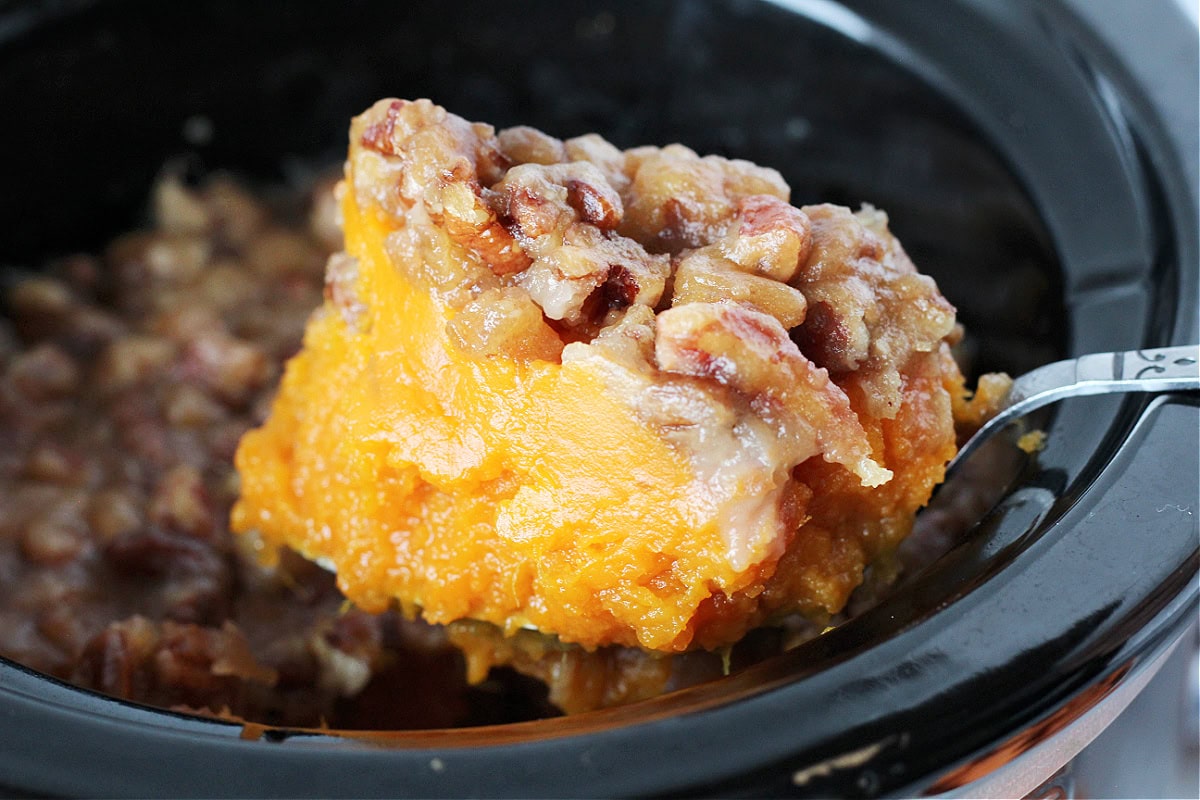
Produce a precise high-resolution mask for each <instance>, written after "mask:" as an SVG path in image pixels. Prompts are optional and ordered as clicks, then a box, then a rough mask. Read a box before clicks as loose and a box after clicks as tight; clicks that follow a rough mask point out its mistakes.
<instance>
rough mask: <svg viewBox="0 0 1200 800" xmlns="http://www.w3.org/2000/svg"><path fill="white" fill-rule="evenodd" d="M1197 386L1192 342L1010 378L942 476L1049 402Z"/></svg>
mask: <svg viewBox="0 0 1200 800" xmlns="http://www.w3.org/2000/svg"><path fill="white" fill-rule="evenodd" d="M1196 390H1200V346H1197V345H1194V344H1187V345H1182V346H1179V347H1157V348H1154V349H1152V350H1130V351H1128V352H1124V353H1092V354H1090V355H1086V356H1080V357H1079V358H1069V359H1067V360H1066V361H1056V362H1054V363H1053V364H1046V365H1045V366H1042V367H1038V368H1037V369H1035V370H1032V371H1030V372H1027V373H1025V374H1024V375H1022V376H1021V377H1019V378H1017V379H1016V380H1015V381H1013V385H1012V389H1011V390H1009V393H1008V396H1007V397H1006V398H1005V400H1004V404H1003V406H1002V408H1001V410H1000V413H998V414H996V416H994V417H992V418H991V419H990V420H988V421H987V423H986V424H985V425H984V426H983V427H981V428H980V429H979V430H977V431H976V432H975V434H974V435H973V436H972V437H971V438H970V439H968V440H967V441H966V443H965V444H964V445H963V446H962V447H960V448H959V450H958V454H957V455H955V456H954V458H953V459H952V460H951V461H950V463H949V464H948V465H947V466H946V474H947V475H949V474H950V473H951V472H953V471H954V470H955V469H956V468H957V467H959V466H960V465H961V464H962V463H963V462H964V461H966V459H967V458H968V457H970V455H971V453H972V452H974V451H975V450H976V449H977V448H978V447H979V446H980V445H981V444H983V443H984V442H985V441H987V440H988V439H990V438H991V437H992V436H993V435H995V434H996V433H997V432H999V431H1000V430H1002V429H1003V428H1004V427H1006V426H1007V425H1008V424H1009V423H1010V422H1012V421H1014V420H1016V419H1017V418H1019V417H1023V416H1024V415H1026V414H1028V413H1029V412H1031V411H1035V410H1037V409H1039V408H1041V407H1042V406H1045V405H1049V404H1050V403H1055V402H1057V401H1059V400H1063V399H1065V398H1068V397H1085V396H1087V395H1093V394H1117V393H1121V392H1155V393H1157V392H1184V391H1196Z"/></svg>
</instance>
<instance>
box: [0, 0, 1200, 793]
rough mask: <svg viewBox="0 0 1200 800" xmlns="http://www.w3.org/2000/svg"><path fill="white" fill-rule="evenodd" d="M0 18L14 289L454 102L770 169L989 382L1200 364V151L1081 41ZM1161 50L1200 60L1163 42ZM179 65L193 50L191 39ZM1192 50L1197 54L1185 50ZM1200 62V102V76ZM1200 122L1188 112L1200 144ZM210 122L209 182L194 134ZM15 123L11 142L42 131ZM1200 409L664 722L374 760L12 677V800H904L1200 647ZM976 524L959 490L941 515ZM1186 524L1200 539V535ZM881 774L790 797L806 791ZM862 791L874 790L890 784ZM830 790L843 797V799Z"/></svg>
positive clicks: (875, 15) (329, 11)
mask: <svg viewBox="0 0 1200 800" xmlns="http://www.w3.org/2000/svg"><path fill="white" fill-rule="evenodd" d="M781 5H782V6H787V7H788V8H782V7H777V6H774V5H770V4H767V3H758V2H738V1H737V0H733V1H731V2H720V3H691V2H685V3H675V4H672V3H665V2H655V3H644V4H637V5H636V6H635V5H633V4H616V3H613V4H593V3H586V4H585V3H550V2H544V3H537V4H531V5H527V6H523V7H522V8H523V10H522V11H521V13H520V14H515V13H512V12H511V11H510V12H508V13H503V14H497V12H496V6H495V4H490V5H488V4H483V3H467V4H465V5H460V6H458V8H459V9H460V10H457V11H456V12H455V14H454V19H453V24H452V23H450V22H448V21H447V20H446V18H445V13H446V12H445V10H444V8H441V7H437V6H434V5H433V4H404V5H401V4H395V3H390V2H353V3H349V4H339V5H336V6H334V5H332V4H331V5H329V6H323V7H320V8H316V9H314V8H308V7H305V8H304V9H303V10H302V11H301V9H300V8H299V7H298V6H295V5H293V4H286V5H285V4H282V3H278V4H271V3H267V4H255V5H253V6H252V7H243V6H242V5H241V4H236V5H235V4H233V3H219V2H215V1H214V0H208V2H201V3H194V4H188V5H187V6H186V7H183V6H179V7H176V6H174V5H170V4H152V3H141V2H123V3H122V2H118V3H104V4H97V5H94V6H92V5H91V4H77V5H73V4H66V5H61V6H57V7H56V8H57V9H58V11H59V12H61V15H60V16H54V15H53V14H52V15H50V16H48V17H46V18H44V19H40V20H39V19H38V18H37V15H36V14H28V13H25V12H22V13H20V14H18V13H13V12H4V13H0V108H5V109H6V110H8V112H9V113H8V115H7V116H8V119H9V120H10V122H9V123H8V124H7V125H6V126H5V128H4V129H3V130H2V131H0V141H3V142H4V145H5V146H4V147H3V148H0V176H2V177H0V179H2V180H3V182H4V184H5V186H4V191H3V192H0V218H3V219H10V220H11V219H19V220H21V224H19V225H9V226H8V227H7V229H6V231H5V234H4V236H3V238H2V240H0V263H7V264H23V263H27V262H30V263H31V262H32V261H33V260H36V258H37V257H38V256H41V255H45V254H47V253H50V252H57V251H63V250H67V249H72V248H76V247H82V246H87V245H89V244H93V245H94V244H97V243H99V242H102V241H103V240H104V239H105V237H106V236H107V235H110V234H111V233H112V232H113V231H114V230H117V229H119V228H120V226H121V225H124V224H127V223H128V222H129V221H130V220H131V219H134V218H135V217H136V215H137V213H138V210H139V208H140V204H141V202H142V201H143V198H144V196H145V192H146V189H147V186H148V185H149V182H150V180H151V179H152V178H153V175H154V173H155V172H156V171H157V170H158V168H159V167H160V166H161V164H162V163H163V161H164V159H166V158H168V157H170V156H173V155H177V154H179V153H181V152H185V151H189V150H191V151H193V155H194V156H195V157H196V158H198V159H199V160H200V161H202V162H203V163H204V164H206V165H209V166H220V167H234V168H237V169H241V170H243V171H244V172H247V173H250V174H256V175H260V176H262V177H264V178H270V177H277V176H278V175H280V174H284V173H286V172H287V171H288V170H294V169H303V168H304V167H305V166H306V165H311V164H312V163H313V161H314V159H316V160H320V159H321V158H323V157H324V158H330V159H336V158H337V153H338V151H339V150H340V149H341V148H342V147H343V144H342V139H343V137H344V131H345V128H346V119H347V118H348V117H349V115H350V114H352V113H355V112H357V111H358V110H361V108H363V107H365V106H366V105H367V104H368V103H369V102H370V101H372V100H373V99H375V98H377V97H379V96H384V95H409V96H412V95H421V94H429V95H431V96H433V97H435V99H437V100H438V101H439V102H442V103H443V104H445V105H447V106H448V107H450V108H451V109H452V110H454V111H457V112H458V113H462V114H464V115H466V116H468V117H472V118H477V119H486V120H488V121H491V122H494V123H496V124H498V125H505V124H513V123H517V122H523V123H532V124H536V125H539V126H542V127H544V128H546V129H548V130H550V131H551V132H553V133H556V134H559V135H563V136H569V135H574V134H577V133H581V132H584V131H588V130H598V131H600V132H602V133H604V134H605V135H606V136H608V137H609V138H610V139H612V140H613V141H614V142H616V143H618V144H620V145H631V144H638V143H646V142H654V143H661V142H666V141H672V140H680V141H683V142H685V143H687V144H689V145H690V146H692V147H694V148H695V149H697V150H700V151H713V152H722V153H726V154H730V155H737V156H742V157H747V158H752V159H754V160H757V161H760V162H762V163H767V164H771V165H774V166H777V167H779V168H780V169H781V170H782V171H783V172H784V174H785V176H786V177H787V178H788V180H789V182H790V183H791V185H792V187H793V197H794V199H796V200H798V201H803V202H807V201H817V200H834V201H839V202H849V203H855V204H856V203H858V202H862V201H867V202H872V203H875V204H877V205H879V206H881V207H884V208H886V209H887V210H888V211H889V212H890V214H891V216H892V220H893V225H894V228H895V230H896V231H897V232H898V234H899V236H900V237H901V239H902V240H903V241H904V242H905V243H906V246H907V247H908V249H909V250H910V251H911V252H912V253H913V256H914V259H915V260H916V261H917V263H918V264H919V265H921V267H922V268H923V269H924V270H926V271H928V272H931V273H932V274H934V275H935V277H936V278H937V279H938V281H939V284H940V285H941V286H942V288H943V291H944V292H945V293H946V294H947V295H948V296H949V297H951V298H952V300H953V301H954V302H955V303H956V304H957V305H958V306H959V307H960V310H961V311H962V316H963V318H964V320H965V322H966V324H967V325H968V326H969V327H970V328H971V330H972V333H973V335H974V337H975V343H976V348H977V356H978V363H979V365H980V366H982V367H984V368H993V367H997V366H999V367H1004V368H1007V369H1012V370H1022V369H1025V368H1027V367H1028V366H1031V365H1032V364H1035V363H1039V362H1041V361H1045V360H1048V359H1050V358H1053V357H1054V356H1056V355H1058V354H1062V353H1082V352H1086V351H1095V350H1105V349H1130V348H1136V347H1139V346H1153V345H1162V344H1168V343H1183V342H1186V341H1195V340H1196V338H1197V333H1196V326H1197V309H1196V299H1195V298H1196V296H1197V285H1198V284H1197V280H1198V277H1197V264H1200V246H1198V244H1197V201H1196V191H1197V189H1196V178H1195V174H1194V172H1195V161H1196V158H1195V153H1194V152H1192V153H1188V152H1186V151H1183V150H1181V149H1180V146H1179V144H1178V141H1180V140H1182V141H1186V142H1192V143H1193V146H1194V142H1195V141H1196V125H1197V123H1196V119H1195V115H1194V113H1192V114H1191V115H1190V116H1189V115H1188V114H1187V113H1183V112H1176V113H1174V114H1172V113H1168V114H1166V115H1165V116H1164V115H1163V114H1162V113H1161V112H1160V111H1159V109H1158V108H1157V107H1156V106H1155V105H1154V103H1153V102H1151V98H1150V95H1151V93H1152V91H1151V90H1152V88H1153V87H1148V86H1147V85H1146V84H1145V83H1144V82H1143V81H1144V78H1140V77H1139V78H1135V77H1134V76H1133V75H1132V74H1131V73H1130V72H1129V70H1128V69H1127V64H1126V62H1125V60H1126V59H1129V58H1131V55H1130V54H1129V53H1121V52H1118V53H1112V52H1110V51H1108V50H1106V49H1105V48H1104V47H1102V46H1101V45H1100V43H1099V42H1098V40H1097V39H1096V38H1095V37H1094V36H1093V35H1092V34H1091V33H1090V32H1089V30H1088V29H1087V27H1086V25H1085V24H1084V23H1083V22H1081V21H1080V19H1079V18H1077V17H1076V16H1075V14H1074V13H1073V12H1072V10H1071V8H1072V6H1070V5H1060V4H1059V3H1046V2H1033V1H1032V0H1030V1H1029V2H1012V3H993V2H984V0H958V2H943V3H939V4H936V6H935V5H933V4H921V5H920V6H918V5H917V4H911V3H895V2H890V1H889V0H858V1H857V2H851V3H847V4H846V7H841V6H837V5H835V4H833V3H828V2H804V0H794V1H793V2H789V3H782V4H781ZM1143 23H1144V25H1145V26H1148V27H1149V29H1150V30H1151V31H1157V32H1158V39H1157V41H1158V42H1159V43H1160V45H1161V46H1162V47H1168V46H1176V47H1179V46H1182V45H1180V44H1179V42H1180V41H1183V40H1182V39H1180V37H1188V36H1189V33H1188V31H1187V29H1186V28H1183V27H1182V26H1183V25H1184V24H1185V23H1184V21H1183V17H1182V16H1181V15H1180V14H1179V12H1178V11H1177V10H1176V9H1174V8H1173V6H1170V5H1167V4H1164V5H1161V6H1147V11H1146V14H1145V17H1144V18H1143ZM164 37H165V38H164ZM1193 38H1194V37H1193ZM1183 47H1184V52H1185V53H1187V54H1188V57H1189V59H1190V62H1189V63H1188V64H1187V65H1185V68H1187V69H1191V70H1192V71H1193V72H1194V71H1195V69H1196V67H1195V63H1194V62H1195V44H1194V42H1192V43H1191V45H1190V49H1188V47H1187V46H1183ZM1186 110H1187V109H1184V112H1186ZM196 114H202V115H205V116H206V117H208V118H209V119H211V121H212V122H213V127H214V131H215V134H214V136H213V138H212V141H211V143H210V144H207V145H204V146H200V147H191V146H190V145H188V144H187V143H186V142H185V141H184V140H183V138H182V137H181V133H180V131H181V129H182V127H183V125H184V122H185V120H186V119H187V118H188V117H190V116H192V115H196ZM13 120H19V122H18V123H16V124H14V123H13V122H12V121H13ZM1198 420H1200V411H1198V409H1197V406H1196V402H1195V400H1194V399H1188V398H1167V399H1162V400H1159V401H1156V402H1153V403H1150V402H1148V401H1146V400H1145V399H1138V398H1134V399H1128V400H1124V401H1119V400H1112V399H1090V400H1080V401H1074V402H1072V403H1070V404H1066V405H1064V406H1063V407H1062V409H1061V410H1060V412H1059V413H1057V414H1056V415H1055V416H1054V417H1053V420H1052V421H1051V423H1050V425H1049V432H1050V437H1049V446H1048V447H1047V449H1046V450H1045V451H1044V452H1043V453H1042V454H1041V455H1040V456H1039V459H1038V461H1037V463H1036V465H1034V464H1029V465H1026V468H1025V471H1024V472H1023V473H1022V474H1021V475H1019V476H1017V477H1016V479H1015V480H1014V483H1013V486H1012V487H1011V489H1010V491H1009V492H1008V493H1007V495H1006V496H1005V497H1004V499H1003V500H1002V501H1001V502H1000V503H999V504H998V505H997V507H996V508H995V509H994V510H993V511H992V512H991V513H989V514H988V515H987V516H986V517H985V518H984V519H983V520H981V521H980V523H979V524H978V525H977V526H976V528H975V529H974V530H973V531H972V532H971V534H970V535H969V536H968V537H967V538H966V539H965V540H964V541H963V542H962V544H961V545H959V546H958V547H956V548H955V549H954V550H953V551H951V552H950V553H949V554H948V555H947V556H946V557H945V558H943V559H942V560H941V561H939V562H938V563H936V564H935V565H933V567H932V568H931V569H929V570H928V571H927V572H926V573H925V574H923V575H921V576H920V577H919V578H918V579H916V580H914V581H912V582H911V583H909V584H908V585H906V586H905V587H904V588H903V589H902V590H900V591H899V592H898V593H896V594H895V595H894V596H893V597H891V598H890V599H889V600H888V601H886V602H885V603H884V604H883V605H881V606H879V607H877V608H876V609H874V610H872V611H871V612H869V613H867V614H866V615H864V616H862V617H860V618H858V619H856V620H854V621H853V622H851V623H850V624H847V625H845V626H843V627H842V628H839V629H838V630H836V631H834V632H832V633H830V634H828V635H826V636H824V637H821V638H820V639H818V640H816V641H814V642H811V643H809V644H808V645H805V646H804V647H801V648H799V649H797V650H795V651H792V652H790V653H788V654H787V655H785V656H783V657H781V658H778V659H775V660H774V661H771V662H767V663H764V664H761V665H759V666H757V667H754V668H751V669H748V670H746V671H743V672H741V673H738V674H736V675H734V676H731V677H730V678H727V679H725V680H722V681H717V682H714V683H711V684H707V685H704V686H700V687H696V688H695V689H692V690H688V691H685V692H680V693H676V694H674V695H669V696H666V697H663V698H660V699H658V700H656V701H652V702H648V703H643V704H638V705H635V706H630V707H626V708H622V709H616V710H612V711H608V712H598V713H594V714H588V715H581V716H578V717H572V718H565V719H556V720H548V721H545V722H541V723H534V724H522V725H513V726H505V727H502V728H491V729H472V730H462V731H444V732H434V733H428V732H421V733H396V734H391V735H386V736H383V737H379V736H376V737H374V739H373V740H372V741H363V740H360V739H357V738H353V737H337V736H322V735H308V734H303V733H293V732H283V731H280V732H267V733H265V734H262V735H258V733H257V732H254V734H253V736H252V738H254V739H255V740H253V741H245V740H243V739H242V738H241V736H242V734H243V731H242V729H241V728H240V727H239V726H234V725H228V724H225V723H219V722H209V721H204V720H199V719H196V718H189V717H181V716H177V715H172V714H167V713H163V712H156V711H150V710H145V709H139V708H136V707H133V706H130V705H128V704H124V703H120V702H118V701H114V700H111V699H107V698H103V697H99V696H96V695H91V694H88V693H85V692H81V691H78V690H75V689H72V688H70V687H65V686H61V685H58V684H56V683H54V682H52V681H49V680H47V679H45V678H43V677H42V676H38V675H34V674H31V673H29V672H27V671H24V670H21V669H20V668H18V667H15V666H12V665H9V664H6V663H3V662H0V784H7V785H8V786H10V787H13V789H14V790H20V791H40V792H47V793H62V794H88V795H120V794H132V795H141V796H150V795H166V794H203V795H251V794H263V793H270V794H290V795H320V796H329V795H335V794H351V795H358V796H367V795H377V794H380V795H419V796H430V795H442V794H449V795H462V794H471V795H490V794H502V795H518V796H533V795H555V796H565V795H572V794H583V795H592V796H595V795H604V796H617V795H625V794H676V795H683V796H691V795H695V794H702V793H712V794H721V795H737V794H745V795H762V794H766V793H776V794H811V795H816V796H824V795H829V794H839V795H858V796H872V795H878V794H889V793H892V794H896V793H898V794H911V793H914V792H918V791H920V790H921V789H922V788H923V787H925V786H928V785H929V784H930V783H931V781H933V780H934V779H935V778H937V777H938V776H939V775H941V774H943V773H944V772H945V771H946V770H947V769H948V768H950V767H952V766H954V765H955V764H957V763H960V762H962V761H963V760H964V759H967V758H969V757H971V756H972V755H974V754H977V753H978V752H980V751H981V750H984V749H986V748H988V747H989V746H991V745H993V744H995V743H996V742H998V741H1001V740H1003V739H1005V738H1007V737H1009V736H1011V735H1012V734H1014V733H1017V732H1019V731H1020V730H1021V729H1022V728H1024V727H1026V726H1028V725H1029V724H1031V723H1033V722H1036V721H1038V720H1040V719H1043V718H1045V717H1046V716H1048V715H1050V714H1052V713H1053V712H1054V711H1055V710H1056V709H1058V708H1060V707H1061V706H1062V704H1063V703H1064V702H1066V701H1067V700H1069V699H1071V698H1072V697H1075V696H1077V695H1078V693H1079V692H1081V691H1082V690H1084V689H1086V688H1087V687H1089V686H1093V685H1095V684H1097V683H1098V682H1101V681H1103V680H1105V679H1106V678H1108V677H1110V676H1112V675H1114V674H1116V673H1119V672H1122V671H1128V672H1129V674H1132V673H1133V672H1136V670H1137V668H1138V667H1139V665H1141V664H1143V663H1145V662H1146V661H1147V660H1148V659H1149V658H1151V657H1152V656H1153V655H1154V654H1155V653H1156V652H1158V651H1159V650H1160V649H1161V648H1162V647H1163V646H1165V645H1166V644H1167V643H1168V642H1169V641H1170V640H1171V639H1172V637H1173V635H1174V634H1175V633H1176V632H1178V631H1179V630H1181V627H1180V626H1181V625H1182V624H1183V623H1184V622H1186V620H1187V619H1188V618H1189V617H1190V616H1193V615H1194V613H1195V608H1196V602H1197V600H1196V598H1197V587H1196V574H1197V558H1198V556H1197V542H1198V531H1197V519H1198V516H1197V514H1196V513H1195V510H1196V509H1197V507H1198V506H1200V498H1197V496H1196V495H1197V488H1196V487H1197V474H1198V473H1200V465H1198V464H1197V459H1198V455H1197V445H1196V431H1197V425H1198ZM948 488H949V487H948ZM1187 509H1191V511H1192V513H1188V512H1187ZM847 753H857V754H859V755H860V756H862V757H861V758H858V759H857V760H856V766H854V767H853V768H831V769H830V770H829V771H828V773H829V774H828V775H817V773H812V774H813V775H814V776H815V777H813V778H812V779H810V780H809V781H807V782H806V783H804V784H803V785H800V786H798V785H795V784H794V782H793V775H794V774H795V773H796V772H797V771H800V770H804V769H805V768H808V767H810V766H812V765H814V764H817V763H820V762H821V761H823V760H825V759H830V758H835V757H837V756H841V755H845V754H847ZM864 754H865V755H864ZM818 772H820V771H818Z"/></svg>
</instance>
